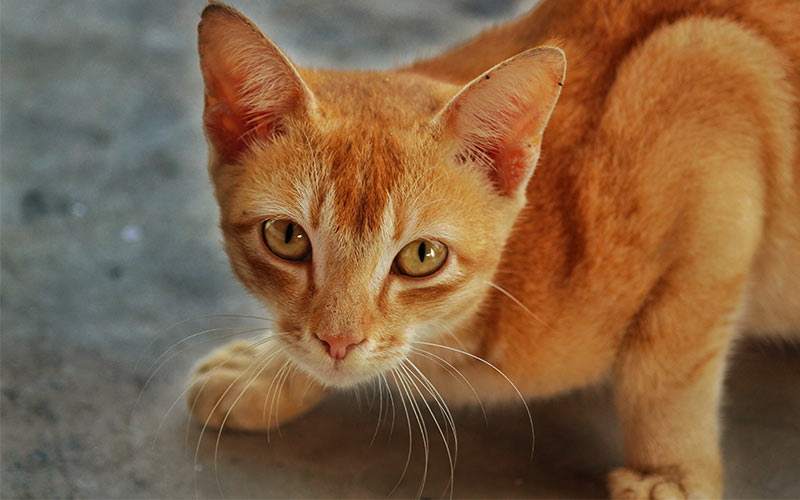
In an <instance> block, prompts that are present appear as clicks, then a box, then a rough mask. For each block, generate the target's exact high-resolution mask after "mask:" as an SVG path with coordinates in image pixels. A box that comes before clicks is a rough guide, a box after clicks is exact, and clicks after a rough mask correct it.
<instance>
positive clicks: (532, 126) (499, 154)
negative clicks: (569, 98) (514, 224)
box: [473, 97, 541, 195]
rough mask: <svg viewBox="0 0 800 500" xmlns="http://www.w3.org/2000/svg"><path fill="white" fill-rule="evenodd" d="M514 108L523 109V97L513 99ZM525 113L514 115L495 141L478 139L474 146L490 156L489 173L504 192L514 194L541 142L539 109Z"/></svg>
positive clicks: (534, 158) (484, 155) (486, 158)
mask: <svg viewBox="0 0 800 500" xmlns="http://www.w3.org/2000/svg"><path fill="white" fill-rule="evenodd" d="M510 100H511V101H513V102H512V105H511V106H510V107H511V108H512V109H521V108H520V106H519V100H518V99H516V98H513V97H512V98H511V99H510ZM521 115H522V116H517V117H514V118H513V120H512V121H511V124H510V125H509V126H508V128H507V130H506V131H505V133H504V134H503V135H502V136H498V137H495V138H494V140H493V141H491V142H487V141H485V140H484V141H482V142H483V144H479V143H478V142H477V141H476V142H475V143H473V144H474V145H473V148H474V149H476V150H478V151H479V154H478V155H474V156H478V157H479V158H482V159H485V160H488V162H489V163H490V165H488V176H489V178H490V179H491V181H492V183H493V184H494V186H495V188H497V190H498V191H500V192H501V193H502V194H504V195H508V194H511V193H512V192H513V191H514V190H515V189H517V187H519V185H520V184H521V183H522V182H523V181H524V180H525V177H526V175H527V174H528V173H529V172H530V170H531V168H532V167H533V164H534V163H535V162H536V160H537V155H536V152H537V150H538V147H539V145H540V142H541V135H539V134H538V132H539V131H538V130H537V127H538V125H539V123H538V122H539V113H537V112H536V111H535V110H527V112H523V113H521Z"/></svg>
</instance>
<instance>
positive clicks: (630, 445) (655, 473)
mask: <svg viewBox="0 0 800 500" xmlns="http://www.w3.org/2000/svg"><path fill="white" fill-rule="evenodd" d="M673 278H676V281H674V283H675V286H674V287H673V286H671V284H667V282H666V281H665V282H664V283H662V285H663V286H661V287H660V288H659V289H658V290H657V291H656V292H655V293H656V296H654V300H653V301H652V302H651V303H650V304H649V305H647V306H646V307H645V308H644V309H643V310H642V311H641V312H640V314H639V315H637V318H636V320H635V324H634V325H633V326H632V327H631V330H630V331H629V332H628V334H627V336H626V337H625V339H624V341H623V343H622V347H621V350H620V353H619V358H618V361H617V366H616V367H615V373H614V377H615V381H614V392H615V400H616V405H617V410H618V414H619V417H620V423H621V425H622V430H623V435H624V439H625V462H626V466H625V468H621V469H618V470H616V471H614V472H612V473H611V475H610V476H609V488H610V490H611V496H612V498H617V499H640V498H643V499H668V498H669V499H673V498H678V499H681V498H721V496H722V465H721V458H720V451H719V443H718V441H719V424H718V406H719V399H720V392H721V387H722V380H723V371H724V364H725V358H726V355H727V352H728V349H729V345H730V343H731V339H732V337H733V321H732V320H731V318H732V315H733V314H734V311H735V308H736V305H737V304H738V300H739V293H740V289H741V286H740V283H731V282H729V283H718V284H715V285H711V286H708V285H705V286H702V287H701V286H699V285H698V288H696V289H695V290H697V291H698V292H700V293H697V294H693V293H691V291H692V290H693V288H692V286H691V282H690V280H688V279H683V277H673ZM670 282H671V283H672V282H673V281H671V279H670ZM711 288H714V290H711ZM709 298H713V299H715V300H713V301H710V300H709Z"/></svg>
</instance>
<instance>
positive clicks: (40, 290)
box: [0, 0, 800, 498]
mask: <svg viewBox="0 0 800 500" xmlns="http://www.w3.org/2000/svg"><path fill="white" fill-rule="evenodd" d="M531 3H532V2H531V1H530V0H529V1H521V2H515V1H498V2H481V1H479V0H453V1H449V2H436V3H434V2H427V1H424V0H416V1H413V2H388V1H386V2H369V1H368V0H360V1H359V0H351V1H347V2H338V3H336V5H335V6H334V4H333V3H322V2H317V1H313V0H302V1H298V2H288V1H280V0H270V1H259V0H243V1H239V2H237V5H238V6H239V7H240V8H241V9H242V10H243V11H244V12H245V13H247V14H248V15H250V16H251V17H252V18H253V19H254V20H256V21H257V22H258V23H259V24H260V25H261V26H262V28H263V29H264V31H265V32H266V33H268V34H269V35H270V36H271V37H272V38H273V39H274V40H275V41H277V42H278V43H279V44H280V45H282V46H283V47H284V48H285V49H286V50H287V52H288V53H289V54H290V56H291V57H293V58H294V59H295V60H296V61H297V62H299V63H300V64H306V65H317V66H336V67H387V66H391V65H393V64H396V63H398V62H401V61H407V60H409V59H411V58H413V57H414V56H416V55H419V54H427V53H432V52H434V51H435V50H436V49H438V48H441V47H442V46H445V45H449V44H452V43H454V42H456V41H458V40H460V39H463V38H465V37H468V36H469V35H470V34H471V33H474V32H476V31H477V29H478V28H479V26H481V25H483V24H484V23H486V22H487V21H490V20H492V19H499V18H504V17H508V16H513V15H515V14H516V13H517V12H519V11H520V10H521V9H524V8H527V7H529V6H530V5H531ZM202 6H203V2H202V1H201V0H192V1H189V0H183V1H170V2H163V1H156V0H146V1H145V0H143V1H114V2H106V1H96V0H94V1H93V0H75V1H70V2H56V1H44V0H35V1H31V0H15V1H7V0H4V1H3V2H2V7H1V10H0V22H1V23H2V25H1V30H0V77H1V78H2V82H0V83H1V92H2V95H1V97H0V119H1V120H2V124H1V126H2V149H1V154H2V156H1V158H0V160H1V162H2V184H1V185H0V195H1V196H2V234H1V235H0V236H1V237H2V276H1V277H0V279H2V289H1V290H2V293H1V294H0V307H2V319H1V321H2V325H1V328H2V345H1V347H2V366H1V368H0V370H1V371H0V377H1V378H0V382H1V384H2V401H1V403H0V404H1V406H0V415H1V416H2V425H1V426H0V432H1V434H0V446H1V447H2V468H1V469H0V474H2V475H1V476H0V497H2V498H48V497H81V498H112V497H114V498H131V497H136V498H157V497H163V498H177V497H194V496H197V497H199V498H220V497H225V498H236V497H376V498H384V497H386V496H387V495H388V494H389V492H390V491H391V489H392V486H393V485H394V484H395V482H396V481H397V480H398V478H399V477H400V473H401V471H402V469H403V464H404V463H405V459H406V452H407V444H408V435H407V433H406V432H405V431H404V428H403V426H404V425H405V422H403V421H400V420H399V419H400V418H402V417H401V416H400V415H399V414H398V415H397V418H398V421H397V422H396V425H395V428H394V431H393V432H392V434H391V436H390V432H389V431H390V423H389V422H384V424H383V425H382V427H381V428H380V430H379V434H378V438H377V439H376V440H375V443H374V444H373V445H372V446H370V440H371V438H372V434H373V428H374V425H375V424H376V422H377V420H378V408H377V407H376V404H373V405H372V407H371V408H370V401H369V399H370V396H369V395H368V394H366V393H363V392H362V393H361V394H360V395H359V396H358V398H357V397H356V395H355V394H343V395H341V396H339V397H335V398H333V399H331V400H330V401H328V402H326V403H325V404H323V405H322V406H320V407H319V408H317V409H316V410H314V411H313V412H312V413H310V414H309V415H308V416H306V417H304V418H302V419H301V420H299V421H297V422H295V423H293V424H291V425H289V426H286V427H285V428H284V429H283V430H282V432H281V434H280V435H272V436H271V439H270V442H269V443H267V441H266V437H265V436H259V435H246V434H237V433H225V434H223V435H222V437H221V439H220V441H219V451H218V456H217V458H216V465H215V453H214V448H215V441H216V434H212V435H210V436H207V437H206V438H205V439H204V440H203V441H202V442H201V445H200V447H199V451H198V452H197V459H195V445H196V444H197V442H198V438H199V429H198V428H197V427H196V426H189V427H188V434H187V431H186V411H185V408H184V405H183V403H182V401H180V402H179V403H178V404H177V405H176V406H175V408H174V409H173V410H172V411H171V412H169V413H168V410H169V408H170V405H171V404H172V402H173V401H175V399H176V398H179V395H180V392H181V390H182V389H183V384H184V381H185V380H184V377H185V374H186V370H187V368H188V366H189V365H190V364H191V362H192V360H193V359H195V358H196V357H198V356H200V355H201V354H202V353H204V352H205V351H207V350H208V349H210V348H211V347H212V346H213V345H216V344H218V343H221V342H222V341H223V339H222V338H221V335H220V334H219V332H217V334H216V335H215V334H210V335H208V336H205V337H198V338H197V339H195V340H194V341H193V342H190V343H187V344H185V345H181V346H179V349H178V350H179V351H180V352H179V355H177V356H175V357H174V358H171V359H169V361H168V362H166V363H165V364H164V365H163V367H162V369H161V370H160V371H159V373H158V374H157V376H155V377H154V378H153V379H152V381H151V383H150V385H149V386H148V387H147V388H146V390H144V391H143V392H142V389H143V387H144V385H145V381H146V377H147V372H148V368H149V367H150V366H151V364H152V362H153V361H154V360H156V359H157V357H158V356H159V354H161V353H162V352H164V351H165V350H166V349H167V348H168V347H169V346H171V345H172V344H174V343H175V342H177V341H179V340H180V339H182V338H184V337H186V336H187V335H189V334H192V333H195V332H199V331H201V330H203V329H207V328H215V327H221V326H235V327H241V328H245V327H247V326H250V324H248V323H247V322H246V321H243V320H232V319H222V318H208V317H204V316H205V315H209V314H226V313H246V312H251V311H254V310H258V309H257V306H256V305H255V304H254V303H253V302H252V301H251V300H250V299H249V298H248V297H247V296H246V295H245V294H244V292H242V290H241V289H240V287H239V286H238V284H237V283H236V282H235V280H234V279H233V277H232V275H231V273H230V272H229V270H228V266H227V263H226V260H225V257H224V255H223V254H222V252H221V248H220V245H219V236H218V234H217V229H216V209H215V207H214V204H213V200H212V196H211V190H210V188H209V185H208V181H207V178H206V172H205V155H206V148H205V144H204V142H203V137H202V133H201V129H200V112H201V104H202V99H201V96H202V88H201V81H200V76H199V71H198V67H197V60H196V55H195V25H196V22H197V19H198V14H199V11H200V10H201V9H202ZM186 319H189V320H190V321H187V322H185V323H179V324H177V325H176V326H174V328H172V329H169V330H167V328H168V327H169V326H170V325H173V324H176V323H178V322H179V321H182V320H186ZM188 347H191V348H188ZM184 348H187V349H184ZM798 382H800V350H798V348H796V347H795V348H792V347H786V346H784V347H776V346H772V347H770V346H766V345H756V344H749V345H743V346H742V347H741V348H740V350H739V353H738V354H737V356H736V359H735V362H734V363H733V364H732V370H731V374H730V377H729V380H728V383H727V385H728V393H729V396H728V398H727V405H726V408H725V422H726V430H725V436H724V449H725V461H726V465H727V468H728V476H727V479H726V486H727V495H728V496H729V497H731V498H768V497H774V498H798V497H800V384H799V383H798ZM140 392H141V393H142V397H141V399H140V400H138V402H137V398H138V396H139V394H140ZM359 401H360V403H359ZM533 413H534V420H535V423H536V454H535V459H534V460H533V463H531V462H530V461H529V446H530V441H529V440H530V433H529V430H528V428H527V422H526V420H525V418H524V413H523V412H522V410H521V408H520V407H518V406H514V405H511V406H509V407H507V408H498V409H493V410H491V411H490V412H489V415H488V424H486V423H484V421H483V418H482V417H481V415H480V413H478V412H476V411H474V410H459V411H457V412H456V422H457V426H458V430H459V444H460V450H459V456H458V465H457V468H456V472H455V496H456V497H472V498H477V497H509V498H510V497H519V498H522V497H533V498H545V497H602V496H603V495H604V494H605V490H604V486H603V475H604V473H605V472H606V471H607V470H608V469H609V468H611V467H613V466H615V465H618V464H619V463H620V460H621V459H620V446H619V440H618V432H617V430H616V423H615V421H614V418H613V412H612V409H611V405H610V400H609V395H608V393H607V390H605V389H596V390H593V391H586V392H582V393H579V394H575V395H571V396H568V397H564V398H559V399H555V400H552V401H548V402H543V403H536V404H534V405H533ZM162 420H163V426H161V428H160V430H159V425H160V424H161V422H162ZM157 431H158V432H157ZM156 434H157V435H156ZM156 438H157V439H156ZM415 439H416V440H415V442H414V449H413V452H412V464H411V467H410V468H409V471H408V473H407V474H406V479H405V480H404V481H403V483H402V484H401V486H400V488H399V490H398V491H397V492H395V494H394V497H407V496H411V495H414V494H415V492H416V488H417V485H418V484H419V481H420V480H421V478H422V473H423V462H424V457H423V454H422V452H421V446H420V444H419V438H418V437H416V436H415ZM431 442H432V450H431V459H430V465H429V474H428V478H427V486H426V489H425V493H424V494H425V495H426V496H432V497H438V496H439V495H440V494H441V492H442V491H443V489H444V488H445V487H446V485H447V477H448V475H449V466H448V464H447V460H446V455H445V454H444V449H443V447H442V446H441V445H440V444H438V443H437V442H436V439H431Z"/></svg>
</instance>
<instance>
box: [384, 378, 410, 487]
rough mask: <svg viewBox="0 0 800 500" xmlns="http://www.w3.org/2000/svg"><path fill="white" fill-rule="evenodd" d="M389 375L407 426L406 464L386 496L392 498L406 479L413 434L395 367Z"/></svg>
mask: <svg viewBox="0 0 800 500" xmlns="http://www.w3.org/2000/svg"><path fill="white" fill-rule="evenodd" d="M391 375H392V380H394V385H395V387H397V394H398V395H399V396H400V402H401V403H402V404H403V411H404V412H405V414H406V424H408V454H407V455H406V464H405V466H404V467H403V472H402V474H400V479H398V480H397V483H396V484H395V485H394V488H392V491H390V492H389V495H388V496H392V494H393V493H394V492H395V490H397V488H398V487H399V486H400V483H402V482H403V478H404V477H406V472H408V465H409V464H410V463H411V450H412V448H413V445H414V434H413V433H412V432H411V417H410V416H409V414H408V407H407V406H406V398H405V395H404V394H403V391H402V390H401V388H400V382H398V380H397V378H398V373H397V368H396V367H394V368H392V371H391Z"/></svg>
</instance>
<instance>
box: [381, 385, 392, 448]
mask: <svg viewBox="0 0 800 500" xmlns="http://www.w3.org/2000/svg"><path fill="white" fill-rule="evenodd" d="M381 378H382V379H383V383H384V384H385V385H386V392H387V393H388V394H389V401H390V402H391V403H392V426H391V427H390V428H389V439H391V438H392V432H393V431H394V416H395V411H394V395H393V394H392V388H391V387H389V381H388V380H386V375H384V374H383V373H381ZM386 418H389V412H388V410H387V412H386Z"/></svg>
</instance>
